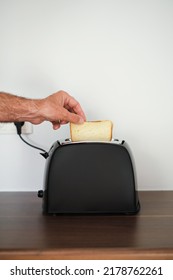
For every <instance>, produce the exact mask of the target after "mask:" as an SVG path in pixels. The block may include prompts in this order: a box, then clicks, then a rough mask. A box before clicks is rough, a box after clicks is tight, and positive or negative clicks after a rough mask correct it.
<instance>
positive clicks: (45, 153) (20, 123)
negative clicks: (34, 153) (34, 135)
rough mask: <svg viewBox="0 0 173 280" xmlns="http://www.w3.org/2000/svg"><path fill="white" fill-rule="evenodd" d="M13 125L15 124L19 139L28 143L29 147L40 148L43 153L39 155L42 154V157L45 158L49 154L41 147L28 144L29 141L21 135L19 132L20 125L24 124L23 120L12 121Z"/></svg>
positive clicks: (20, 130) (20, 131)
mask: <svg viewBox="0 0 173 280" xmlns="http://www.w3.org/2000/svg"><path fill="white" fill-rule="evenodd" d="M14 125H15V126H16V130H17V134H18V135H19V137H20V139H21V140H22V141H23V142H24V143H25V144H27V145H29V146H30V147H32V148H34V149H37V150H40V151H42V152H43V153H40V155H42V156H43V157H44V158H47V157H48V156H49V154H48V152H46V150H44V149H42V148H39V147H37V146H35V145H32V144H30V143H29V142H27V141H26V140H25V139H24V138H23V137H22V136H21V133H22V126H23V125H24V122H14Z"/></svg>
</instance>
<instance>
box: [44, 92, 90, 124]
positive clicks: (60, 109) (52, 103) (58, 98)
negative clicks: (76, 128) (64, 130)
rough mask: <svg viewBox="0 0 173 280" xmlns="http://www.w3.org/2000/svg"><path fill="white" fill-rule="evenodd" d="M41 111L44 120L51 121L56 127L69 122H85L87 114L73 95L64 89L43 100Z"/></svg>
mask: <svg viewBox="0 0 173 280" xmlns="http://www.w3.org/2000/svg"><path fill="white" fill-rule="evenodd" d="M40 104H41V107H40V113H41V115H42V117H43V118H44V120H47V121H50V122H52V124H53V128H54V129H58V128H59V127H60V126H61V124H66V123H68V122H72V123H83V122H84V121H85V120H86V117H85V114H84V112H83V110H82V108H81V106H80V104H79V102H78V101H76V100H75V99H74V98H73V97H72V96H70V95H69V94H68V93H66V92H64V91H59V92H56V93H54V94H52V95H50V96H48V97H46V98H45V99H42V100H41V103H40Z"/></svg>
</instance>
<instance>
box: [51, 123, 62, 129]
mask: <svg viewBox="0 0 173 280" xmlns="http://www.w3.org/2000/svg"><path fill="white" fill-rule="evenodd" d="M52 124H53V129H55V130H57V129H59V128H60V127H61V124H60V123H59V122H52Z"/></svg>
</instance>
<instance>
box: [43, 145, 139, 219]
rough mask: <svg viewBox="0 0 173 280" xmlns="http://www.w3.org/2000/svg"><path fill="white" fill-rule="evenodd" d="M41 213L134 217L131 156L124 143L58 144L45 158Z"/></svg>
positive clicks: (136, 205)
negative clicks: (125, 215) (128, 215)
mask: <svg viewBox="0 0 173 280" xmlns="http://www.w3.org/2000/svg"><path fill="white" fill-rule="evenodd" d="M38 196H40V197H42V199H43V213H44V214H65V213H66V214H90V213H94V214H136V213H137V212H138V211H139V209H140V203H139V199H138V192H137V182H136V172H135V166H134V160H133V159H132V153H131V152H130V148H129V146H128V145H127V143H126V142H125V141H118V140H112V141H110V142H71V141H70V140H65V141H57V142H55V143H54V144H53V146H52V147H51V149H50V151H49V153H48V157H47V159H46V169H45V178H44V190H42V191H39V192H38Z"/></svg>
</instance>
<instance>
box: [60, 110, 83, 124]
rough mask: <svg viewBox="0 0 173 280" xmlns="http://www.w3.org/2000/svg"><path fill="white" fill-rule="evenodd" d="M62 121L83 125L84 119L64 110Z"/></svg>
mask: <svg viewBox="0 0 173 280" xmlns="http://www.w3.org/2000/svg"><path fill="white" fill-rule="evenodd" d="M62 116H63V117H62V118H61V120H62V121H66V122H72V123H78V124H80V123H83V122H84V119H83V117H81V116H80V115H77V114H75V113H70V112H69V111H68V110H66V109H64V108H63V110H62Z"/></svg>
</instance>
